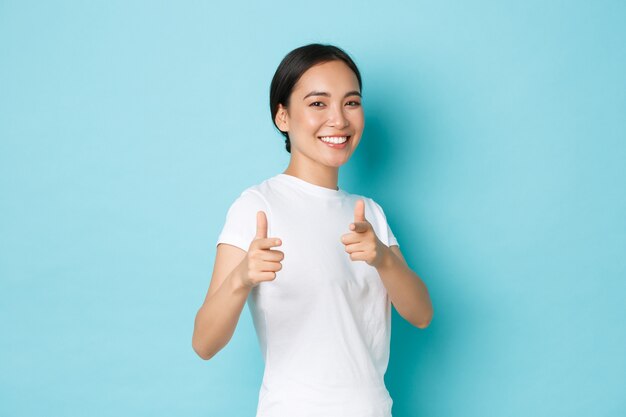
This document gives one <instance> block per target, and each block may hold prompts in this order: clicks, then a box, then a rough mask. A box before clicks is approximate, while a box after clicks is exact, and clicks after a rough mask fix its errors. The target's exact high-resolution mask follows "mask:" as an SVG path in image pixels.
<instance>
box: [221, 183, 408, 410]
mask: <svg viewBox="0 0 626 417" xmlns="http://www.w3.org/2000/svg"><path fill="white" fill-rule="evenodd" d="M358 199H363V200H364V201H365V218H366V219H367V221H369V222H370V223H371V224H372V226H373V228H374V231H375V233H376V236H377V237H378V239H379V240H380V241H381V242H383V243H384V244H385V245H387V246H391V245H398V242H397V240H396V238H395V236H394V235H393V233H392V232H391V228H390V226H389V225H388V223H387V220H386V217H385V214H384V212H383V210H382V208H381V207H380V206H379V205H378V203H376V202H375V201H374V200H373V199H371V198H368V197H364V196H360V195H355V194H350V193H348V192H346V191H344V190H342V189H339V190H333V189H330V188H327V187H322V186H319V185H316V184H312V183H309V182H307V181H305V180H302V179H300V178H298V177H295V176H292V175H287V174H282V173H281V174H278V175H276V176H274V177H271V178H269V179H267V180H265V181H263V182H261V183H260V184H257V185H253V186H251V187H249V188H247V189H246V190H244V191H243V192H242V193H241V195H240V196H239V197H238V198H237V199H236V200H235V201H234V202H233V203H232V205H231V206H230V208H229V210H228V213H227V215H226V222H225V224H224V227H223V229H222V231H221V233H220V235H219V237H218V239H217V244H219V243H228V244H231V245H234V246H237V247H239V248H241V249H243V250H245V251H247V250H248V249H249V247H250V243H251V242H252V240H253V239H254V238H255V235H256V213H257V211H260V210H261V211H264V212H265V214H266V217H267V223H268V236H267V237H277V238H280V239H281V240H282V245H281V246H276V247H273V248H272V249H273V250H280V251H282V252H284V254H285V257H284V259H283V260H282V261H281V264H282V269H281V270H279V271H277V272H276V278H275V279H274V280H272V281H265V282H261V283H260V284H258V285H257V286H255V287H253V288H252V290H251V291H250V294H249V296H248V299H247V304H248V308H249V310H250V312H251V314H252V319H253V323H254V327H255V330H256V333H257V337H258V340H259V345H260V349H261V353H262V355H263V358H264V361H265V371H264V375H263V382H262V385H261V389H260V391H259V402H258V407H257V414H256V416H257V417H308V416H310V417H319V416H324V417H390V416H391V406H392V404H393V401H392V399H391V397H390V395H389V392H388V391H387V389H386V387H385V382H384V375H385V372H386V370H387V364H388V362H389V344H390V337H391V302H390V299H389V297H388V295H387V290H386V288H385V287H384V285H383V282H382V281H381V278H380V275H379V274H378V271H377V270H376V268H374V267H373V266H370V265H368V264H367V263H366V262H365V261H360V260H357V261H353V260H351V259H350V255H349V254H348V253H347V252H346V251H345V245H344V244H343V243H342V242H341V236H342V235H343V234H346V233H350V232H351V231H350V229H349V225H350V223H352V222H353V221H354V208H355V203H356V201H357V200H358Z"/></svg>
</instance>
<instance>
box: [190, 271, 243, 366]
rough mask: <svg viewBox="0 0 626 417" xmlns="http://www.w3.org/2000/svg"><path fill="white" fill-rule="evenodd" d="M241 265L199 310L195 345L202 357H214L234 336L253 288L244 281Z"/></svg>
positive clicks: (194, 334)
mask: <svg viewBox="0 0 626 417" xmlns="http://www.w3.org/2000/svg"><path fill="white" fill-rule="evenodd" d="M242 271H243V269H242V268H241V267H240V266H238V267H237V268H235V269H234V270H233V271H232V272H231V273H230V274H229V275H228V277H227V278H226V279H225V280H224V282H223V283H222V285H221V286H220V287H219V288H218V289H217V291H216V292H215V293H214V294H213V295H211V296H210V297H209V298H208V299H207V300H206V301H205V302H204V304H203V305H202V307H200V309H199V310H198V313H197V314H196V319H195V324H194V331H193V338H192V345H193V349H194V350H195V351H196V353H197V354H198V355H199V356H200V357H201V358H203V359H211V357H213V356H214V355H215V354H216V353H217V352H219V351H220V350H221V349H222V348H223V347H224V346H226V345H227V344H228V342H229V341H230V339H231V338H232V336H233V334H234V332H235V328H236V327H237V323H238V321H239V317H240V316H241V312H242V311H243V307H244V306H245V304H246V299H247V298H248V294H249V293H250V290H251V288H247V287H245V286H244V285H243V284H242V280H241V278H240V276H238V274H241V273H243V272H242Z"/></svg>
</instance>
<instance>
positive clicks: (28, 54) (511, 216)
mask: <svg viewBox="0 0 626 417" xmlns="http://www.w3.org/2000/svg"><path fill="white" fill-rule="evenodd" d="M624 21H626V3H624V2H623V1H597V2H583V1H552V2H544V1H526V2H514V1H474V2H464V1H457V2H451V1H438V2H432V1H431V2H426V1H416V2H399V1H386V2H380V1H376V2H372V1H358V2H357V1H348V2H335V1H321V0H320V1H316V2H301V3H299V2H294V1H282V2H263V3H262V2H238V1H233V2H231V3H230V4H229V5H225V4H221V5H215V4H209V2H200V1H195V2H192V1H187V2H180V1H179V2H170V3H167V2H152V1H143V2H126V1H124V2H116V1H100V2H26V1H19V2H17V1H0V193H1V194H0V277H1V279H0V325H1V333H0V334H1V342H0V415H2V416H16V417H17V416H93V417H97V416H151V417H154V416H241V417H245V416H254V412H255V409H256V401H257V394H258V389H259V385H260V382H261V377H262V372H263V363H262V358H261V354H260V351H259V348H258V346H257V340H256V336H255V334H254V328H253V326H252V321H251V318H250V313H249V311H248V309H247V307H246V308H245V309H244V311H243V314H242V316H241V320H240V322H239V325H238V327H237V330H236V332H235V335H234V337H233V339H232V340H231V342H230V343H229V344H228V345H227V346H226V347H225V348H224V349H223V350H222V351H220V352H219V353H218V355H217V356H215V357H214V358H213V359H212V360H210V361H208V362H205V361H202V360H201V359H200V358H199V357H197V356H196V354H195V353H194V352H193V350H192V348H191V335H192V330H193V321H194V317H195V314H196V311H197V309H198V308H199V307H200V304H201V303H202V301H203V299H204V296H205V293H206V290H207V288H208V284H209V280H210V276H211V272H212V266H213V260H214V256H215V248H214V245H215V240H216V239H217V235H218V233H219V231H220V230H221V227H222V224H223V220H224V216H225V214H226V210H227V208H228V206H229V205H230V204H231V202H232V201H233V200H234V199H235V198H236V196H237V195H238V194H239V193H240V192H241V190H243V189H244V188H246V187H248V186H249V185H252V184H254V183H258V182H260V181H261V180H263V179H265V178H267V177H269V176H272V175H275V174H277V173H279V172H282V170H284V168H285V167H286V165H287V163H288V158H289V155H288V154H287V152H286V151H285V150H284V145H283V141H282V136H280V135H279V134H278V132H277V131H276V130H275V129H274V127H273V125H272V123H271V120H270V113H269V105H268V101H269V99H268V92H269V84H270V81H271V77H272V75H273V73H274V71H275V69H276V67H277V65H278V63H279V62H280V60H281V59H282V57H283V56H284V55H285V54H286V53H287V52H289V51H290V50H291V49H293V48H295V47H298V46H301V45H304V44H306V43H310V42H323V43H332V44H336V45H338V46H340V47H342V48H344V49H345V50H346V51H348V52H349V53H350V54H351V55H352V57H353V58H354V59H355V61H356V62H357V65H359V67H360V69H361V71H362V74H363V83H364V84H363V94H364V99H363V105H364V108H365V112H366V128H365V135H364V138H363V141H362V142H361V145H360V146H359V149H358V150H357V152H356V154H355V155H354V157H353V159H352V160H351V161H350V162H349V163H348V164H347V165H346V166H345V168H342V170H341V175H340V186H341V187H343V188H345V189H347V190H349V191H351V192H355V193H362V194H365V195H368V196H371V197H373V198H375V199H376V200H377V201H378V202H379V203H381V205H382V206H383V207H384V209H385V211H386V213H387V215H388V218H389V222H390V224H391V226H392V228H393V230H394V232H395V234H396V236H397V238H398V240H399V242H400V245H401V248H402V250H403V253H404V255H405V257H406V258H407V260H408V262H409V264H410V265H411V267H412V268H413V269H414V270H415V271H416V272H417V273H418V274H419V275H420V276H421V277H422V279H423V280H424V281H425V282H426V284H427V286H428V288H429V290H430V293H431V297H432V299H433V303H434V307H435V316H434V320H433V322H432V324H431V325H430V327H428V328H427V329H425V330H420V329H417V328H414V327H412V326H411V325H410V324H408V323H407V322H405V321H404V320H403V319H402V318H401V317H400V316H399V315H398V314H397V313H396V312H394V316H393V331H392V347H391V360H390V364H389V369H388V372H387V375H386V381H387V385H388V388H389V391H390V393H391V396H392V398H393V399H394V407H393V414H394V417H413V416H415V417H422V416H424V417H425V416H429V417H456V416H458V417H473V416H476V417H478V416H480V417H485V416H520V417H522V416H523V417H527V416H546V417H548V416H550V417H552V416H568V417H573V416H581V417H583V416H584V417H588V416H594V417H598V416H623V415H626V400H625V398H624V395H623V394H624V392H626V381H625V380H626V354H625V353H626V352H625V350H626V349H625V347H626V326H625V319H626V308H625V307H624V299H625V294H626V291H625V290H626V283H625V277H626V274H625V273H626V261H625V256H624V255H625V252H626V250H625V248H626V197H625V193H624V189H625V186H624V184H625V180H626V172H625V168H624V162H625V161H626V121H625V119H626V87H625V86H626V76H625V74H626V48H625V47H624V45H625V40H626V29H625V25H624ZM303 221H306V219H303Z"/></svg>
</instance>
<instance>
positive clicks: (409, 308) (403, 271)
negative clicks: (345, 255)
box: [376, 239, 433, 329]
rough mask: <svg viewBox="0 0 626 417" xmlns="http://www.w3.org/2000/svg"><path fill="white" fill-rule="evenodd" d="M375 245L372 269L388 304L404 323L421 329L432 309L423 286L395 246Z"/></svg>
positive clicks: (430, 317)
mask: <svg viewBox="0 0 626 417" xmlns="http://www.w3.org/2000/svg"><path fill="white" fill-rule="evenodd" d="M377 240H378V239H377ZM379 243H380V244H379V245H378V246H379V248H380V249H379V250H380V251H381V258H380V262H378V264H377V266H376V270H377V271H378V274H379V275H380V278H381V279H382V281H383V284H384V285H385V288H386V289H387V293H388V294H389V298H390V299H391V302H392V303H393V305H394V307H395V308H396V310H398V313H400V315H401V316H402V317H403V318H404V319H405V320H407V321H408V322H409V323H411V324H412V325H414V326H415V327H418V328H420V329H425V328H426V327H428V325H429V324H430V322H431V320H432V318H433V306H432V303H431V300H430V296H429V295H428V289H427V288H426V285H425V284H424V282H423V281H422V280H421V279H420V277H419V276H417V274H416V273H415V272H413V271H412V270H411V268H409V266H408V265H407V263H406V260H405V259H404V256H402V252H400V248H399V247H398V245H392V246H386V245H385V244H384V243H382V242H380V241H379Z"/></svg>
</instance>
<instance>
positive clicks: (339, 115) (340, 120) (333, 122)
mask: <svg viewBox="0 0 626 417" xmlns="http://www.w3.org/2000/svg"><path fill="white" fill-rule="evenodd" d="M349 124H350V122H349V121H348V119H347V118H346V116H345V115H344V114H343V108H342V106H341V105H339V106H331V110H330V112H329V114H328V125H329V126H332V127H335V128H337V129H344V128H345V127H347V126H348V125H349Z"/></svg>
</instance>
